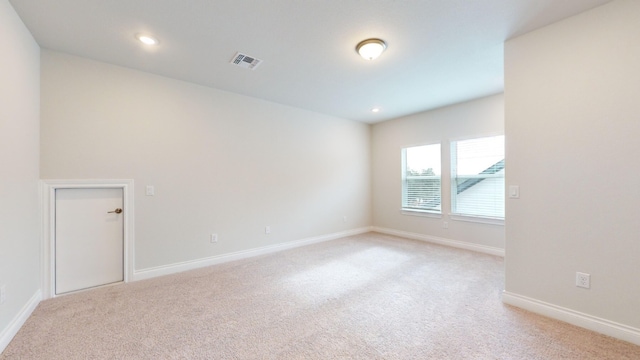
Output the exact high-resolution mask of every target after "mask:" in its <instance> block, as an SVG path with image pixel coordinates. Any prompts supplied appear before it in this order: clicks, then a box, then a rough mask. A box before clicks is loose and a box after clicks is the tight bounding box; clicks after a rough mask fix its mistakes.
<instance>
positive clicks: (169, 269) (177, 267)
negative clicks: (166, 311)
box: [132, 227, 371, 281]
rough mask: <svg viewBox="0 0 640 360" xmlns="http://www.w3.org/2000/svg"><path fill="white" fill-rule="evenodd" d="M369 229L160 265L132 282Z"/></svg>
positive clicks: (141, 272) (139, 273) (136, 273)
mask: <svg viewBox="0 0 640 360" xmlns="http://www.w3.org/2000/svg"><path fill="white" fill-rule="evenodd" d="M370 231H371V228H370V227H362V228H357V229H352V230H347V231H341V232H336V233H332V234H327V235H320V236H315V237H310V238H306V239H301V240H294V241H290V242H286V243H281V244H275V245H269V246H263V247H259V248H254V249H248V250H242V251H237V252H233V253H227V254H221V255H216V256H211V257H206V258H202V259H196V260H189V261H183V262H178V263H173V264H168V265H161V266H156V267H151V268H146V269H140V270H137V269H136V270H135V271H134V273H133V278H132V280H133V281H138V280H144V279H150V278H154V277H158V276H164V275H170V274H175V273H179V272H183V271H188V270H194V269H198V268H202V267H206V266H211V265H217V264H222V263H227V262H230V261H235V260H241V259H247V258H251V257H255V256H260V255H266V254H272V253H276V252H280V251H284V250H289V249H294V248H297V247H301V246H306V245H311V244H315V243H319V242H324V241H329V240H335V239H339V238H342V237H346V236H353V235H358V234H364V233H367V232H370Z"/></svg>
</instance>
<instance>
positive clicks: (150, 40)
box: [136, 34, 159, 45]
mask: <svg viewBox="0 0 640 360" xmlns="http://www.w3.org/2000/svg"><path fill="white" fill-rule="evenodd" d="M136 39H138V40H140V42H141V43H143V44H145V45H158V43H159V41H158V39H156V38H154V37H153V36H150V35H145V34H136Z"/></svg>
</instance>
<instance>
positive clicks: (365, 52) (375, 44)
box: [356, 39, 387, 60]
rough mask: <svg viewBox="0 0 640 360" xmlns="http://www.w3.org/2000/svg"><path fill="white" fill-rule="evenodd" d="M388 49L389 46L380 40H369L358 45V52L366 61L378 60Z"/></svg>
mask: <svg viewBox="0 0 640 360" xmlns="http://www.w3.org/2000/svg"><path fill="white" fill-rule="evenodd" d="M386 48H387V44H385V42H384V41H382V40H380V39H367V40H363V41H360V43H358V45H356V51H358V54H360V56H362V57H363V58H364V59H366V60H373V59H375V58H377V57H378V56H380V54H382V52H383V51H384V49H386Z"/></svg>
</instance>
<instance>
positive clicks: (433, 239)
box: [371, 226, 504, 257]
mask: <svg viewBox="0 0 640 360" xmlns="http://www.w3.org/2000/svg"><path fill="white" fill-rule="evenodd" d="M371 231H375V232H378V233H382V234H387V235H394V236H399V237H403V238H407V239H413V240H420V241H426V242H430V243H434V244H439V245H445V246H451V247H455V248H459V249H465V250H471V251H475V252H480V253H484V254H490V255H496V256H501V257H504V249H501V248H497V247H492V246H486V245H479V244H473V243H469V242H466V241H459V240H451V239H445V238H441V237H437V236H431V235H424V234H417V233H411V232H407V231H401V230H394V229H388V228H382V227H377V226H374V227H372V228H371Z"/></svg>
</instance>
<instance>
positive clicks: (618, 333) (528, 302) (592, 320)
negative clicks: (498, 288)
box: [502, 291, 640, 345]
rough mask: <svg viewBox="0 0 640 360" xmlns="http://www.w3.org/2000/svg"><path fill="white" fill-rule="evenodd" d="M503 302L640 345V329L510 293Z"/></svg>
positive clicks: (504, 295) (506, 292)
mask: <svg viewBox="0 0 640 360" xmlns="http://www.w3.org/2000/svg"><path fill="white" fill-rule="evenodd" d="M502 302H503V303H505V304H509V305H513V306H516V307H519V308H522V309H525V310H529V311H531V312H534V313H536V314H540V315H543V316H546V317H550V318H552V319H556V320H560V321H564V322H566V323H569V324H572V325H576V326H579V327H582V328H585V329H588V330H592V331H595V332H598V333H600V334H604V335H608V336H611V337H614V338H616V339H620V340H624V341H628V342H630V343H633V344H636V345H640V329H637V328H634V327H631V326H627V325H624V324H620V323H617V322H614V321H610V320H607V319H602V318H599V317H596V316H592V315H589V314H585V313H581V312H579V311H575V310H571V309H568V308H564V307H561V306H557V305H554V304H551V303H547V302H544V301H540V300H537V299H533V298H530V297H527V296H523V295H519V294H515V293H512V292H509V291H504V292H503V293H502Z"/></svg>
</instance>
